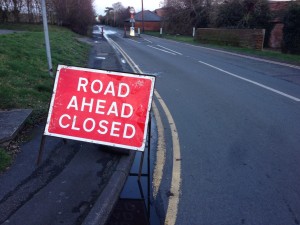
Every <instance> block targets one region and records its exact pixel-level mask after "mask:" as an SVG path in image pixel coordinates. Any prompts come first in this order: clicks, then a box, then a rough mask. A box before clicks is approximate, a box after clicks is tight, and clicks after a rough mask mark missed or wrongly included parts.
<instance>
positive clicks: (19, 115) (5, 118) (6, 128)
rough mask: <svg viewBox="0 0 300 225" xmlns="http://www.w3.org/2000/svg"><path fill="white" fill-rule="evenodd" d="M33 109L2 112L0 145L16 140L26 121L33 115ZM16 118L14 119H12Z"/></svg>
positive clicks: (0, 113)
mask: <svg viewBox="0 0 300 225" xmlns="http://www.w3.org/2000/svg"><path fill="white" fill-rule="evenodd" d="M31 113H32V110H31V109H14V110H10V111H1V112H0V129H1V132H0V144H3V143H4V142H9V141H11V140H12V139H14V138H15V137H16V136H17V134H18V133H19V131H20V130H21V129H22V128H23V126H24V123H25V121H26V119H27V118H28V117H29V116H30V115H31ZM11 118H14V119H11Z"/></svg>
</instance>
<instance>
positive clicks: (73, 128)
mask: <svg viewBox="0 0 300 225" xmlns="http://www.w3.org/2000/svg"><path fill="white" fill-rule="evenodd" d="M76 119H77V116H74V119H73V122H72V127H71V129H72V130H80V128H79V127H76V126H75V125H76Z"/></svg>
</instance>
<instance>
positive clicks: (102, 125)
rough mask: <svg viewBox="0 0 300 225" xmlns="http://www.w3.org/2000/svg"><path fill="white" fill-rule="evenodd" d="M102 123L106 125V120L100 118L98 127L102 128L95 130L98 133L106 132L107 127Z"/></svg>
mask: <svg viewBox="0 0 300 225" xmlns="http://www.w3.org/2000/svg"><path fill="white" fill-rule="evenodd" d="M104 124H106V125H108V121H106V120H101V121H100V122H99V127H100V128H102V129H103V130H100V129H99V130H97V132H98V133H99V134H106V133H107V131H108V129H107V127H106V126H105V125H104Z"/></svg>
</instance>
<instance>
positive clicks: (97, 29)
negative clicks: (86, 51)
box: [92, 25, 103, 38]
mask: <svg viewBox="0 0 300 225" xmlns="http://www.w3.org/2000/svg"><path fill="white" fill-rule="evenodd" d="M102 31H103V27H101V26H97V25H95V26H93V31H92V36H93V38H99V37H102V36H103V33H102Z"/></svg>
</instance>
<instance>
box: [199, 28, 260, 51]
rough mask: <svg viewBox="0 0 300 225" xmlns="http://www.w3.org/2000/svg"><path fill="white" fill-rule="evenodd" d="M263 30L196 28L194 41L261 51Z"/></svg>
mask: <svg viewBox="0 0 300 225" xmlns="http://www.w3.org/2000/svg"><path fill="white" fill-rule="evenodd" d="M264 38H265V30H264V29H215V28H198V29H197V30H196V35H195V40H196V41H198V42H200V43H209V44H219V45H230V46H236V47H245V48H252V49H257V50H262V49H263V46H264Z"/></svg>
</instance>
